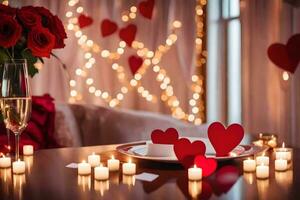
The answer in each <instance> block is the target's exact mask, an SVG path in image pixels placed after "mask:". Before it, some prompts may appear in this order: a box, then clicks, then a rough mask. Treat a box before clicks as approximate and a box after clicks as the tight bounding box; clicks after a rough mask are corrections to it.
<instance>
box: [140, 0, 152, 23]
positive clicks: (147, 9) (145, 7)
mask: <svg viewBox="0 0 300 200" xmlns="http://www.w3.org/2000/svg"><path fill="white" fill-rule="evenodd" d="M138 7H139V11H140V13H141V15H143V16H144V17H146V18H148V19H151V18H152V13H153V8H154V0H147V1H143V2H141V3H139V6H138Z"/></svg>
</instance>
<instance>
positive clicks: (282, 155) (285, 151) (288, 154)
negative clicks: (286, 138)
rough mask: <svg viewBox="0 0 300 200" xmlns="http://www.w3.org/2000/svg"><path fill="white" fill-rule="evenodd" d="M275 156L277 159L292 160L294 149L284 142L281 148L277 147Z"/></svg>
mask: <svg viewBox="0 0 300 200" xmlns="http://www.w3.org/2000/svg"><path fill="white" fill-rule="evenodd" d="M275 157H276V159H277V160H279V159H283V160H287V161H291V160H292V149H291V148H286V147H285V144H284V142H283V143H282V147H281V148H276V149H275Z"/></svg>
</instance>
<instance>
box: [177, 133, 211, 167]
mask: <svg viewBox="0 0 300 200" xmlns="http://www.w3.org/2000/svg"><path fill="white" fill-rule="evenodd" d="M173 149H174V152H175V155H176V157H177V159H178V161H179V162H180V163H181V164H182V165H183V166H184V167H185V168H189V167H191V166H192V165H193V164H194V159H195V157H196V156H197V155H204V154H205V150H206V147H205V144H204V143H203V142H202V141H200V140H197V141H194V142H193V143H191V142H190V141H189V140H188V139H187V138H181V139H179V140H177V141H176V142H175V143H174V147H173Z"/></svg>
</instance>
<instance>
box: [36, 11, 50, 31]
mask: <svg viewBox="0 0 300 200" xmlns="http://www.w3.org/2000/svg"><path fill="white" fill-rule="evenodd" d="M34 10H35V12H37V13H38V14H39V15H40V16H41V17H42V24H43V26H44V27H46V28H49V27H50V25H51V24H52V23H53V22H52V21H53V17H54V15H53V14H52V13H51V12H50V11H49V10H48V9H46V8H44V7H34Z"/></svg>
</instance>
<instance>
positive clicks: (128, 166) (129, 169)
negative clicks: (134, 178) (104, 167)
mask: <svg viewBox="0 0 300 200" xmlns="http://www.w3.org/2000/svg"><path fill="white" fill-rule="evenodd" d="M122 170H123V174H125V175H134V174H135V172H136V165H135V164H134V163H132V162H131V160H129V161H128V163H123V165H122Z"/></svg>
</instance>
